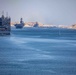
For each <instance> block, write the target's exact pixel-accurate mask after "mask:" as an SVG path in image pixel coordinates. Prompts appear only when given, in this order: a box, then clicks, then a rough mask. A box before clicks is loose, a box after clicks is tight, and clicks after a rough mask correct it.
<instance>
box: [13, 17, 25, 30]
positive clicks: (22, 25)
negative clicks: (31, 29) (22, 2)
mask: <svg viewBox="0 0 76 75" xmlns="http://www.w3.org/2000/svg"><path fill="white" fill-rule="evenodd" d="M14 26H15V27H16V28H17V29H21V28H23V27H24V22H23V19H22V18H21V19H20V24H17V23H16V24H15V25H14Z"/></svg>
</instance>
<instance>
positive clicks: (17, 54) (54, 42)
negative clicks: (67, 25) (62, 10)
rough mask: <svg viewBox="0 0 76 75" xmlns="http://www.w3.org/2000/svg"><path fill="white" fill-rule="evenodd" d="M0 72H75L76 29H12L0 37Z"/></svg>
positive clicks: (73, 74) (39, 74) (4, 74)
mask: <svg viewBox="0 0 76 75" xmlns="http://www.w3.org/2000/svg"><path fill="white" fill-rule="evenodd" d="M0 75H76V30H70V29H58V28H23V29H15V28H12V31H11V35H10V36H0Z"/></svg>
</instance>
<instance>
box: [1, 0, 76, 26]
mask: <svg viewBox="0 0 76 75" xmlns="http://www.w3.org/2000/svg"><path fill="white" fill-rule="evenodd" d="M3 10H4V11H5V14H6V12H8V13H9V15H10V17H11V18H12V21H19V20H20V18H21V17H22V18H23V20H24V22H28V21H38V22H41V23H44V24H66V25H71V24H75V23H76V0H0V15H1V12H2V11H3Z"/></svg>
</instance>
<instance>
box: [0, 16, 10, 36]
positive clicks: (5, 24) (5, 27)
mask: <svg viewBox="0 0 76 75" xmlns="http://www.w3.org/2000/svg"><path fill="white" fill-rule="evenodd" d="M10 31H11V18H10V17H8V16H7V17H4V15H2V17H0V35H10Z"/></svg>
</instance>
